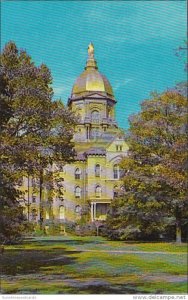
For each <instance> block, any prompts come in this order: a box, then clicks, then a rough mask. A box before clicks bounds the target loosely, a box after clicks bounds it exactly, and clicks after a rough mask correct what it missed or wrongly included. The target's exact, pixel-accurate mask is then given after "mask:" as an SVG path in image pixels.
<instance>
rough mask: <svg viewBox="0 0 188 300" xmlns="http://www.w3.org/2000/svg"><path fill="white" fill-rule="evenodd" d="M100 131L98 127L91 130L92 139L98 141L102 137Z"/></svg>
mask: <svg viewBox="0 0 188 300" xmlns="http://www.w3.org/2000/svg"><path fill="white" fill-rule="evenodd" d="M100 134H101V133H100V131H99V128H97V127H93V128H92V129H91V139H97V138H99V137H100Z"/></svg>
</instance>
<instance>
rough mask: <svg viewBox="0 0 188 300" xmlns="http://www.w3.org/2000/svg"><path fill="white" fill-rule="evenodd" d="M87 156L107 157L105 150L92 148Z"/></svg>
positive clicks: (87, 152)
mask: <svg viewBox="0 0 188 300" xmlns="http://www.w3.org/2000/svg"><path fill="white" fill-rule="evenodd" d="M85 154H86V155H106V150H105V149H104V148H90V149H89V150H87V151H86V152H85Z"/></svg>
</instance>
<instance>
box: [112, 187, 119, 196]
mask: <svg viewBox="0 0 188 300" xmlns="http://www.w3.org/2000/svg"><path fill="white" fill-rule="evenodd" d="M113 194H114V198H117V197H118V186H117V185H116V186H114V191H113Z"/></svg>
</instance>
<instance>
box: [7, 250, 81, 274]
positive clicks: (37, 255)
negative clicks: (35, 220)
mask: <svg viewBox="0 0 188 300" xmlns="http://www.w3.org/2000/svg"><path fill="white" fill-rule="evenodd" d="M74 253H77V254H78V253H79V252H78V251H66V250H64V249H63V248H62V249H55V250H54V251H53V249H52V250H51V249H50V250H34V249H27V250H25V249H11V250H6V252H5V254H4V255H3V257H2V260H1V274H2V275H13V276H14V275H18V274H20V275H22V274H31V273H38V272H40V270H41V268H47V267H52V268H53V267H56V266H61V265H69V264H73V263H75V260H76V258H75V257H71V256H70V255H71V254H74ZM57 257H58V259H57Z"/></svg>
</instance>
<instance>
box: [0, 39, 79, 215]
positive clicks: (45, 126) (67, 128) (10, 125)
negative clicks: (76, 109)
mask: <svg viewBox="0 0 188 300" xmlns="http://www.w3.org/2000/svg"><path fill="white" fill-rule="evenodd" d="M0 58H1V64H0V79H1V85H0V167H1V175H2V177H1V178H4V177H6V180H10V190H9V187H8V185H6V191H7V192H5V191H4V195H6V194H7V195H8V194H10V192H11V190H12V186H14V189H15V184H16V182H17V180H18V179H19V178H20V176H23V175H27V176H29V175H32V174H35V175H38V176H39V175H41V174H42V170H43V169H44V168H46V167H47V166H48V165H50V164H52V163H53V162H61V163H62V164H64V163H65V162H69V161H72V160H73V159H74V154H75V153H74V149H73V146H74V145H73V143H72V142H71V139H72V137H73V130H74V122H75V118H74V116H73V114H72V113H71V112H70V111H68V110H67V109H66V108H65V107H64V105H63V104H62V103H61V101H53V100H52V97H53V90H52V88H51V83H52V77H51V74H50V71H49V69H48V68H47V67H46V65H44V64H42V65H41V66H39V67H36V66H35V64H34V62H32V59H31V57H30V56H29V55H28V54H27V53H26V51H24V50H18V49H17V47H16V45H15V43H13V42H9V43H8V44H7V45H6V46H5V48H4V49H3V51H2V53H1V56H0ZM8 178H9V179H8ZM5 198H6V197H5ZM5 198H2V199H5ZM14 198H15V197H12V205H13V203H14ZM7 203H9V207H10V208H11V199H10V200H9V201H8V202H7ZM15 203H16V202H15ZM15 203H14V205H15ZM4 205H5V206H7V204H6V202H4V204H2V207H5V206H4ZM16 205H17V204H16ZM4 213H5V215H6V209H4ZM7 217H8V215H7Z"/></svg>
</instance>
